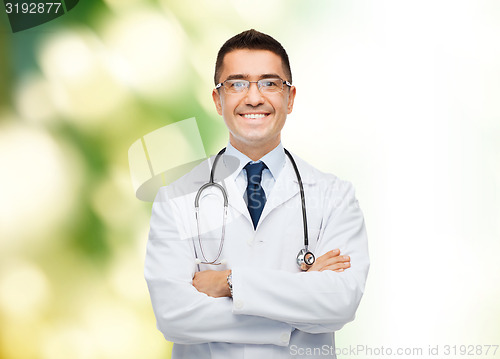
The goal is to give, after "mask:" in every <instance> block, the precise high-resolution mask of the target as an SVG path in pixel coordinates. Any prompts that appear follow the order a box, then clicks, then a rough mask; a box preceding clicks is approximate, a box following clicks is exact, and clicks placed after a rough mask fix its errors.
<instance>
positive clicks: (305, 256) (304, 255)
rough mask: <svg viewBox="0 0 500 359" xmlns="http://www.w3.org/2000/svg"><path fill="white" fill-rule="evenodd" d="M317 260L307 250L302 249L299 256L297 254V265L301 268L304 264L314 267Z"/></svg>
mask: <svg viewBox="0 0 500 359" xmlns="http://www.w3.org/2000/svg"><path fill="white" fill-rule="evenodd" d="M315 260H316V258H315V257H314V254H312V252H309V251H308V250H307V249H305V248H302V249H301V250H300V251H299V254H297V264H298V266H299V267H300V268H302V267H303V266H302V265H303V264H305V265H308V266H310V265H313V264H314V261H315Z"/></svg>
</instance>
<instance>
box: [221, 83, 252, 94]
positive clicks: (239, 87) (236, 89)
mask: <svg viewBox="0 0 500 359" xmlns="http://www.w3.org/2000/svg"><path fill="white" fill-rule="evenodd" d="M249 85H250V84H249V82H248V81H246V80H226V81H224V89H225V90H226V92H227V93H240V92H243V91H245V90H246V89H247V88H248V86H249Z"/></svg>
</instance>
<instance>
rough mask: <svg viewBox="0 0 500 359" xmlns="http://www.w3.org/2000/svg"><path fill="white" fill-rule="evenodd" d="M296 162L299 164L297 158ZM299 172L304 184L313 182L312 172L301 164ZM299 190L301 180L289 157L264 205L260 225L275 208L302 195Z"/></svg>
mask: <svg viewBox="0 0 500 359" xmlns="http://www.w3.org/2000/svg"><path fill="white" fill-rule="evenodd" d="M294 158H295V157H294ZM296 162H297V164H298V165H299V163H298V161H297V159H296ZM299 172H300V176H301V178H302V182H303V185H304V186H305V185H307V184H309V183H311V182H312V179H311V178H310V176H309V175H310V174H309V173H306V172H305V171H304V170H303V169H301V168H300V165H299ZM299 191H300V187H299V182H298V180H297V175H296V174H295V171H294V169H293V166H292V164H291V162H290V159H289V158H288V157H287V158H286V163H285V167H284V168H283V170H282V172H281V173H280V175H279V177H278V179H277V181H276V183H275V184H274V187H273V190H272V191H271V195H270V196H269V198H268V199H267V201H266V205H265V206H264V210H263V211H262V215H261V217H260V219H259V225H260V224H261V223H263V221H264V220H265V218H266V217H267V216H268V215H269V214H270V213H271V212H272V211H273V210H274V209H276V208H277V207H279V206H281V205H282V204H283V203H285V202H287V201H288V200H290V199H291V198H292V197H294V196H297V195H298V196H300V194H299ZM299 200H300V199H299ZM259 225H258V226H259ZM258 226H257V228H258Z"/></svg>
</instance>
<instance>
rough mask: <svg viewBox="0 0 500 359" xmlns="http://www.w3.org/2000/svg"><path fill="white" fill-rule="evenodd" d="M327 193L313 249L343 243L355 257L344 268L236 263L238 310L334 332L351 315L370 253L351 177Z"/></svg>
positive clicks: (342, 247) (323, 250)
mask: <svg viewBox="0 0 500 359" xmlns="http://www.w3.org/2000/svg"><path fill="white" fill-rule="evenodd" d="M337 181H338V182H337V183H335V184H334V185H333V186H331V188H330V190H329V191H328V192H329V193H330V195H328V192H327V193H325V195H326V196H327V198H328V200H327V205H326V206H325V210H324V215H323V226H322V229H321V233H320V237H319V240H318V244H317V247H316V249H315V252H316V253H315V254H316V256H317V257H319V256H320V255H322V254H324V253H326V252H327V251H329V250H332V249H335V248H340V252H341V254H342V255H349V256H350V257H351V267H350V268H349V269H347V270H345V271H344V272H334V271H328V270H327V271H323V272H301V273H290V272H285V271H279V270H269V269H262V270H260V269H256V268H244V267H235V268H233V269H232V273H233V292H234V296H233V298H234V313H237V314H245V315H254V316H262V317H265V318H269V319H273V320H277V321H282V322H286V323H289V324H290V325H292V326H294V327H295V328H297V329H299V330H302V331H305V332H309V333H325V332H332V331H335V330H338V329H340V328H342V327H343V326H344V325H345V324H346V323H348V322H350V321H352V320H353V319H354V316H355V312H356V309H357V307H358V305H359V302H360V300H361V297H362V295H363V291H364V287H365V282H366V277H367V275H368V268H369V259H368V246H367V238H366V231H365V225H364V219H363V215H362V213H361V210H360V208H359V205H358V202H357V200H356V198H355V196H354V189H353V187H352V185H351V184H350V183H348V182H343V181H340V180H337Z"/></svg>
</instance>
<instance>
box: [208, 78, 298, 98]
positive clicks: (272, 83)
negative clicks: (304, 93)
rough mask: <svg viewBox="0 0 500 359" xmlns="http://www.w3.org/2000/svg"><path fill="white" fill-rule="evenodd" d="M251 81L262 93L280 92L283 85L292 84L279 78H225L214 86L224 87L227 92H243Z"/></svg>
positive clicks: (217, 87)
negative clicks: (255, 79) (248, 79)
mask: <svg viewBox="0 0 500 359" xmlns="http://www.w3.org/2000/svg"><path fill="white" fill-rule="evenodd" d="M251 83H256V84H257V87H258V88H259V91H260V92H262V93H273V92H282V91H283V89H284V88H285V86H284V85H287V86H288V87H292V84H291V83H290V82H288V81H284V80H282V79H280V78H271V79H262V80H259V81H247V80H240V79H238V80H226V81H224V82H221V83H218V84H217V85H216V86H215V88H216V89H220V88H221V87H224V91H225V92H226V93H227V94H235V93H244V92H247V91H248V89H249V88H250V84H251Z"/></svg>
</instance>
